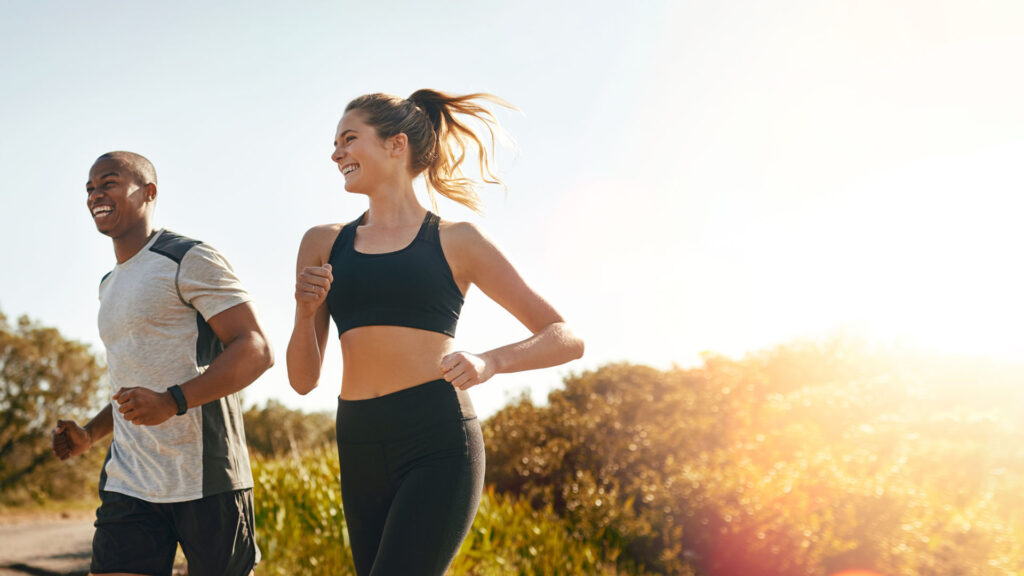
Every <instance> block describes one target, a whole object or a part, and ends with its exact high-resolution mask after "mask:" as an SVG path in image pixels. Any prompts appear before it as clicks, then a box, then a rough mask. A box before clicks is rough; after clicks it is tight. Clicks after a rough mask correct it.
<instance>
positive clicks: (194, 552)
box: [89, 489, 260, 576]
mask: <svg viewBox="0 0 1024 576" xmlns="http://www.w3.org/2000/svg"><path fill="white" fill-rule="evenodd" d="M100 501H101V504H100V507H99V508H98V509H97V510H96V524H95V526H96V533H95V534H94V535H93V538H92V565H91V566H90V568H89V571H90V572H92V573H93V574H103V573H109V572H131V573H134V574H146V575H147V576H170V574H171V570H172V569H173V568H174V555H175V554H176V553H177V549H178V543H179V542H180V543H181V549H182V551H184V553H185V559H186V560H187V561H188V573H189V576H207V575H209V576H236V575H237V576H246V575H248V574H249V572H250V571H252V569H253V567H254V566H255V565H256V564H257V563H258V562H259V561H260V550H259V547H257V546H256V539H255V530H254V522H253V512H252V490H251V489H245V490H235V491H234V492H223V493H221V494H214V495H211V496H207V497H205V498H202V499H199V500H191V501H188V502H170V503H167V504H155V503H153V502H146V501H145V500H140V499H138V498H133V497H132V496H126V495H124V494H119V493H117V492H107V491H102V490H101V491H100Z"/></svg>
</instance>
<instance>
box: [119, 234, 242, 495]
mask: <svg viewBox="0 0 1024 576" xmlns="http://www.w3.org/2000/svg"><path fill="white" fill-rule="evenodd" d="M250 299H251V298H250V297H249V294H248V293H247V292H246V291H245V289H244V288H242V285H241V283H240V282H239V281H238V277H237V276H235V273H234V272H233V271H232V269H231V266H230V265H229V264H228V262H227V260H225V259H224V257H223V256H221V254H220V253H219V252H217V251H216V250H215V249H213V248H211V247H210V246H207V245H206V244H203V243H201V242H198V241H195V240H191V239H188V238H184V237H182V236H179V235H177V234H174V233H173V232H168V231H166V230H161V231H159V232H158V233H156V234H154V236H153V238H152V239H151V240H150V241H149V243H147V244H146V246H145V247H144V248H143V249H142V250H139V252H138V253H137V254H135V255H134V256H132V257H131V258H130V259H129V260H128V261H126V262H123V263H121V264H118V265H117V267H116V268H114V270H113V271H111V272H110V274H108V275H107V276H105V277H104V278H103V281H102V282H101V283H100V311H99V331H100V337H101V338H102V339H103V344H104V346H105V347H106V350H107V366H108V371H109V374H110V384H111V395H113V393H114V392H116V391H117V390H119V389H121V388H123V387H129V386H141V387H145V388H150V389H152V390H156V391H159V392H163V391H165V390H167V389H168V388H169V387H171V386H173V385H175V384H182V383H184V382H186V381H188V380H191V379H192V378H195V377H196V376H198V375H199V374H201V373H202V372H203V371H204V370H205V369H206V367H207V366H208V365H209V364H210V362H212V361H213V359H214V357H215V356H216V355H217V353H219V351H220V350H221V349H222V348H223V347H222V346H221V344H220V342H219V340H217V337H216V335H215V334H214V333H213V331H212V330H211V329H210V327H209V324H207V322H206V320H207V319H209V318H212V317H214V316H216V315H217V314H219V313H221V312H223V311H225V310H227V309H229V308H231V307H233V306H237V305H239V304H242V303H245V302H248V301H249V300H250ZM111 402H113V404H114V410H113V414H114V440H113V442H112V443H111V446H110V452H109V454H108V455H107V461H106V462H105V463H104V465H103V473H102V474H101V477H100V490H108V491H111V492H119V493H121V494H127V495H129V496H134V497H136V498H140V499H142V500H146V501H149V502H184V501H188V500H196V499H199V498H202V497H204V496H209V495H211V494H217V493H220V492H227V491H230V490H237V489H241V488H251V487H252V485H253V481H252V471H251V469H250V467H249V454H248V451H247V449H246V445H245V431H244V429H243V427H242V410H241V405H240V402H239V398H238V395H237V394H232V395H230V396H227V397H224V398H221V399H220V400H215V401H213V402H210V403H207V404H205V405H203V406H199V407H194V408H191V409H189V411H188V412H187V413H185V414H184V415H182V416H173V417H171V418H170V419H169V420H167V421H166V422H164V423H162V424H159V425H157V426H140V425H135V424H132V423H131V422H128V421H127V420H125V419H124V416H123V415H122V414H121V413H120V412H119V411H118V410H117V408H118V405H117V403H116V402H114V401H113V400H111Z"/></svg>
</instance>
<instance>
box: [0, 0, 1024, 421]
mask: <svg viewBox="0 0 1024 576" xmlns="http://www.w3.org/2000/svg"><path fill="white" fill-rule="evenodd" d="M0 54H2V55H3V56H2V57H0V103H2V105H0V129H2V137H0V174H2V178H0V182H2V184H0V195H2V204H0V206H2V209H0V242H2V246H3V247H2V252H0V309H2V310H3V311H4V312H5V313H6V314H7V315H8V316H9V317H16V316H19V315H21V314H28V315H29V316H31V317H33V318H35V319H38V320H40V321H42V322H43V323H45V324H48V325H53V326H56V327H58V328H59V329H60V330H61V331H62V332H63V333H65V334H66V335H68V336H70V337H72V338H75V339H78V340H81V341H85V342H88V343H91V344H92V345H93V346H94V347H95V348H96V349H97V350H102V345H101V343H100V340H99V337H98V334H97V330H96V319H95V317H96V312H97V308H98V301H97V286H98V283H99V280H100V278H101V277H102V275H103V274H104V273H105V272H107V271H108V270H109V269H110V268H111V267H112V266H113V264H114V255H113V250H112V248H111V244H110V241H109V239H108V238H106V237H104V236H101V235H100V234H98V233H97V232H96V230H95V227H94V226H93V223H92V220H91V218H90V216H89V214H88V211H87V210H86V207H85V186H84V185H85V180H86V177H87V174H88V170H89V167H90V165H91V164H92V161H93V160H94V159H95V157H96V156H98V155H99V154H101V153H103V152H106V151H109V150H115V149H123V150H131V151H135V152H139V153H141V154H143V155H145V156H147V157H148V158H150V159H151V160H152V161H153V162H154V164H155V165H156V168H157V173H158V175H159V192H160V197H159V200H158V204H157V221H158V224H160V225H163V226H166V227H168V228H170V229H172V230H174V231H176V232H179V233H182V234H186V235H189V236H194V237H198V238H200V239H203V240H205V241H207V242H209V243H210V244H212V245H213V246H215V247H217V248H219V249H220V250H221V251H222V252H224V253H225V255H226V256H227V257H228V259H229V260H230V261H231V262H232V264H233V265H234V266H235V268H236V270H237V271H238V272H239V274H240V276H241V278H242V280H243V282H244V283H245V284H246V285H247V287H248V288H249V290H250V292H251V293H252V294H253V296H254V298H255V302H256V305H257V308H258V310H259V312H260V313H261V317H262V319H263V321H264V323H265V325H266V328H267V329H268V331H269V333H270V335H271V338H272V341H273V344H274V346H275V349H276V351H277V355H278V363H277V366H275V367H274V368H273V369H272V370H271V371H270V372H268V373H267V375H265V376H264V377H263V378H261V379H260V380H259V381H258V382H257V383H256V384H254V385H253V386H252V387H250V388H249V389H248V390H247V396H246V398H247V401H248V402H250V403H253V402H257V403H262V402H263V401H264V400H265V399H267V398H277V399H279V400H281V401H282V402H284V403H285V404H287V405H290V406H293V407H299V408H303V409H308V410H333V409H334V407H335V405H336V403H335V397H336V396H337V394H338V390H339V382H340V352H339V351H338V350H337V349H336V347H335V348H332V349H331V353H330V355H329V358H328V362H327V370H326V373H325V376H324V378H323V380H322V382H321V387H320V388H319V389H318V390H316V391H314V392H313V393H311V394H310V395H309V396H306V397H301V398H300V397H299V396H297V395H296V394H294V393H293V392H292V391H291V389H290V388H289V386H288V384H287V380H286V376H285V365H284V364H285V363H284V351H285V347H286V345H287V342H288V337H289V335H290V332H291V322H292V314H293V299H292V291H293V286H294V266H295V264H294V262H295V254H296V250H297V248H298V243H299V239H300V238H301V236H302V234H303V232H304V231H305V230H306V229H308V228H309V227H311V226H313V225H315V224H321V223H326V222H340V221H349V220H351V219H353V218H355V217H356V216H357V215H358V214H359V213H360V212H361V211H362V210H363V209H364V208H365V205H366V201H365V198H362V197H358V196H352V195H349V194H347V193H346V192H345V191H344V189H343V186H342V179H341V177H340V175H339V174H338V172H337V170H336V169H335V166H334V165H333V164H332V163H331V162H330V159H329V156H330V153H331V139H332V138H333V130H334V127H335V124H336V122H337V120H338V118H339V117H340V115H341V112H342V110H343V108H344V106H345V104H346V103H347V102H348V101H349V100H351V99H352V98H354V97H355V96H358V95H360V94H363V93H366V92H377V91H382V92H391V93H395V94H399V95H403V96H406V95H408V94H410V93H411V92H413V91H414V90H416V89H418V88H423V87H429V88H436V89H441V90H446V91H452V92H471V91H474V92H475V91H488V92H492V93H495V94H498V95H500V96H502V97H504V98H506V99H507V100H509V101H511V102H513V103H514V104H516V105H517V106H519V107H520V108H521V109H522V110H523V112H524V114H522V115H519V114H513V113H500V114H499V117H500V118H501V120H502V122H504V124H505V125H506V127H507V128H508V130H509V131H510V132H511V133H512V135H513V137H514V138H515V139H516V141H517V144H518V152H516V153H515V154H512V153H511V152H510V151H508V150H504V149H503V150H499V154H498V155H499V163H500V164H501V167H502V174H503V175H504V176H505V178H506V179H507V182H508V184H509V187H510V191H509V193H508V194H507V195H506V194H505V193H504V192H503V191H502V190H501V189H499V188H487V189H484V190H483V194H484V196H485V199H486V201H487V208H488V210H487V215H486V216H485V217H483V218H480V217H477V216H475V215H472V214H470V213H467V211H465V210H462V209H461V208H459V207H456V206H454V205H452V204H451V203H447V202H444V203H442V204H441V205H440V212H441V215H442V216H443V217H445V218H448V219H471V220H474V221H476V222H478V223H479V224H480V225H481V226H483V227H484V228H485V229H486V230H487V231H488V232H489V233H490V234H491V235H492V236H493V237H494V238H495V239H496V240H497V242H498V243H499V245H500V246H502V248H503V249H504V250H505V251H506V253H507V254H508V255H509V256H510V258H511V259H512V261H513V262H514V263H515V264H516V265H517V267H518V268H519V269H520V271H521V273H522V274H523V275H524V276H525V277H526V278H527V280H528V281H529V282H530V283H531V284H533V285H535V286H536V288H537V289H539V291H540V292H541V293H542V294H543V295H544V296H545V297H547V298H548V299H549V300H550V301H551V302H552V303H554V304H555V306H556V307H557V308H558V309H559V310H560V311H561V312H562V313H563V315H564V316H566V318H567V319H568V320H569V321H570V322H571V323H572V324H573V325H574V326H575V327H576V328H577V330H578V331H579V332H580V333H581V334H582V335H583V336H584V337H585V339H586V342H587V354H586V356H585V357H584V358H583V359H582V360H579V361H576V362H574V363H572V364H570V365H567V366H564V367H560V368H556V369H551V370H543V371H538V372H533V373H527V374H523V375H512V376H509V375H505V376H498V377H497V378H496V379H494V380H492V381H491V382H488V383H486V384H484V385H483V386H480V387H477V388H474V389H473V392H472V395H473V398H474V402H475V403H476V404H477V407H478V409H479V411H480V412H481V413H482V414H484V415H488V414H491V413H493V412H494V411H495V410H497V409H498V408H499V407H500V406H501V405H502V404H503V403H504V402H505V401H506V400H507V398H508V397H509V395H512V394H518V393H519V392H521V391H523V390H529V391H530V393H531V394H532V395H533V396H534V397H535V398H536V399H538V400H540V399H543V398H544V397H545V396H546V393H547V392H548V391H549V390H550V389H551V388H552V387H553V386H557V385H558V383H559V382H560V380H561V378H562V377H563V376H564V375H565V374H567V373H570V372H572V371H580V370H584V369H590V368H595V367H597V366H600V365H602V364H604V363H607V362H612V361H620V360H628V361H633V362H640V363H646V364H650V365H654V366H658V367H667V366H669V365H671V364H673V363H677V364H681V365H690V364H693V363H694V362H695V361H696V360H697V358H698V357H699V353H700V352H701V351H705V350H710V351H714V352H721V353H726V354H730V355H740V354H742V353H744V352H746V351H750V350H757V349H762V348H767V347H770V346H773V345H775V344H779V343H783V342H785V341H787V340H791V339H793V338H798V337H810V338H816V337H823V336H826V335H829V334H832V333H834V332H835V331H837V330H856V331H858V332H862V333H866V334H869V335H871V336H872V337H877V338H881V339H903V340H908V341H912V342H915V343H918V344H923V345H925V346H929V347H935V348H939V349H942V350H947V351H959V352H971V353H987V354H993V355H997V356H1000V357H1007V358H1020V357H1021V356H1022V353H1024V339H1022V338H1021V337H1020V330H1019V327H1020V326H1021V325H1022V324H1024V305H1022V304H1021V301H1022V298H1021V295H1022V294H1024V290H1022V289H1024V274H1022V272H1021V266H1020V249H1021V247H1022V246H1024V226H1022V225H1021V224H1020V223H1019V221H1020V219H1021V214H1022V213H1024V211H1022V207H1024V201H1022V199H1021V197H1022V192H1024V169H1022V166H1024V162H1022V158H1024V104H1022V103H1024V74H1022V73H1021V62H1022V61H1024V4H1022V3H1020V2H1016V1H1014V0H1007V1H1005V2H986V1H980V2H977V1H972V2H963V1H955V2H953V1H939V0H930V1H919V2H913V1H907V2H891V1H877V2H876V1H866V2H861V1H858V2H852V1H851V2H834V1H824V0H816V1H804V2H753V1H751V2H738V1H732V0H729V1H720V2H682V1H639V2H633V3H622V2H615V3H612V2H604V1H588V2H582V1H580V2H564V3H563V2H539V1H519V2H501V3H499V2H455V1H452V2H389V3H386V4H382V3H378V2H329V1H317V2H264V1H247V2H199V1H175V2H130V1H120V2H91V1H90V2H83V1H62V2H54V1H42V0H41V1H27V0H25V1H12V2H4V3H3V4H2V5H0ZM525 335H526V332H525V330H524V329H523V328H522V327H521V326H519V325H518V324H517V323H516V322H515V320H514V319H512V318H511V317H510V316H508V315H507V314H505V313H504V312H503V311H502V310H501V309H500V308H498V307H497V306H496V305H494V304H493V303H491V302H490V301H488V300H487V299H486V298H485V297H483V296H482V295H481V294H480V293H479V292H476V291H473V292H471V293H470V296H469V297H468V299H467V303H466V306H465V308H464V312H463V320H462V321H461V322H460V326H459V333H458V337H457V342H458V346H459V348H461V349H466V350H469V351H483V350H486V349H488V348H490V347H493V346H497V345H501V344H504V343H507V342H510V341H513V340H517V339H520V338H522V337H524V336H525ZM331 340H332V342H336V339H335V336H334V335H333V333H332V337H331Z"/></svg>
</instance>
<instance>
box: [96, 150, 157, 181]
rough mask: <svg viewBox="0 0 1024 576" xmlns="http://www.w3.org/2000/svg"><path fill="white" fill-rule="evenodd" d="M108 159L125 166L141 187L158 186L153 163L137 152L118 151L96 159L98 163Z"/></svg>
mask: <svg viewBox="0 0 1024 576" xmlns="http://www.w3.org/2000/svg"><path fill="white" fill-rule="evenodd" d="M107 159H110V160H116V161H117V162H119V163H120V164H121V165H122V166H124V167H125V168H126V169H127V170H128V172H130V173H131V175H132V177H133V178H134V179H135V182H136V183H137V184H139V185H140V186H145V185H146V184H150V183H152V184H154V185H155V184H156V168H153V163H152V162H150V161H149V160H147V159H146V157H145V156H143V155H141V154H136V153H135V152H125V151H123V150H116V151H114V152H107V153H106V154H103V155H101V156H100V157H99V158H97V159H96V162H99V161H100V160H107Z"/></svg>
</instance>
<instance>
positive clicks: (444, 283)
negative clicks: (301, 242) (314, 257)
mask: <svg viewBox="0 0 1024 576" xmlns="http://www.w3.org/2000/svg"><path fill="white" fill-rule="evenodd" d="M365 217H366V214H365V213H363V215H362V216H360V217H359V218H358V219H356V220H354V221H352V222H349V223H348V224H346V225H345V226H343V227H342V228H341V232H339V233H338V238H337V239H336V240H335V241H334V246H332V247H331V256H330V258H329V259H328V262H330V264H331V268H332V272H333V274H334V283H333V284H331V289H330V291H328V292H327V309H328V310H329V311H330V313H331V317H332V318H334V323H335V324H337V326H338V334H339V335H341V334H343V333H344V332H345V331H346V330H351V329H352V328H357V327H359V326H406V327H409V328H419V329H422V330H430V331H432V332H440V333H442V334H447V335H449V336H455V325H456V324H457V323H458V321H459V313H460V312H461V311H462V303H463V297H462V291H460V290H459V287H458V285H456V284H455V279H454V278H453V277H452V270H451V267H449V266H448V260H447V259H445V257H444V252H442V251H441V240H440V236H439V235H438V231H437V224H438V222H440V221H441V219H440V218H439V217H438V216H437V215H436V214H434V213H432V212H430V211H429V210H428V211H427V214H426V215H425V216H424V217H423V224H422V225H421V226H420V231H419V233H418V234H417V235H416V238H415V239H413V241H412V243H411V244H409V245H408V246H406V247H405V248H402V249H401V250H397V251H395V252H385V253H383V254H364V253H362V252H356V250H355V248H354V244H355V237H356V228H357V227H358V226H359V224H360V223H361V222H362V221H363V218H365Z"/></svg>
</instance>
